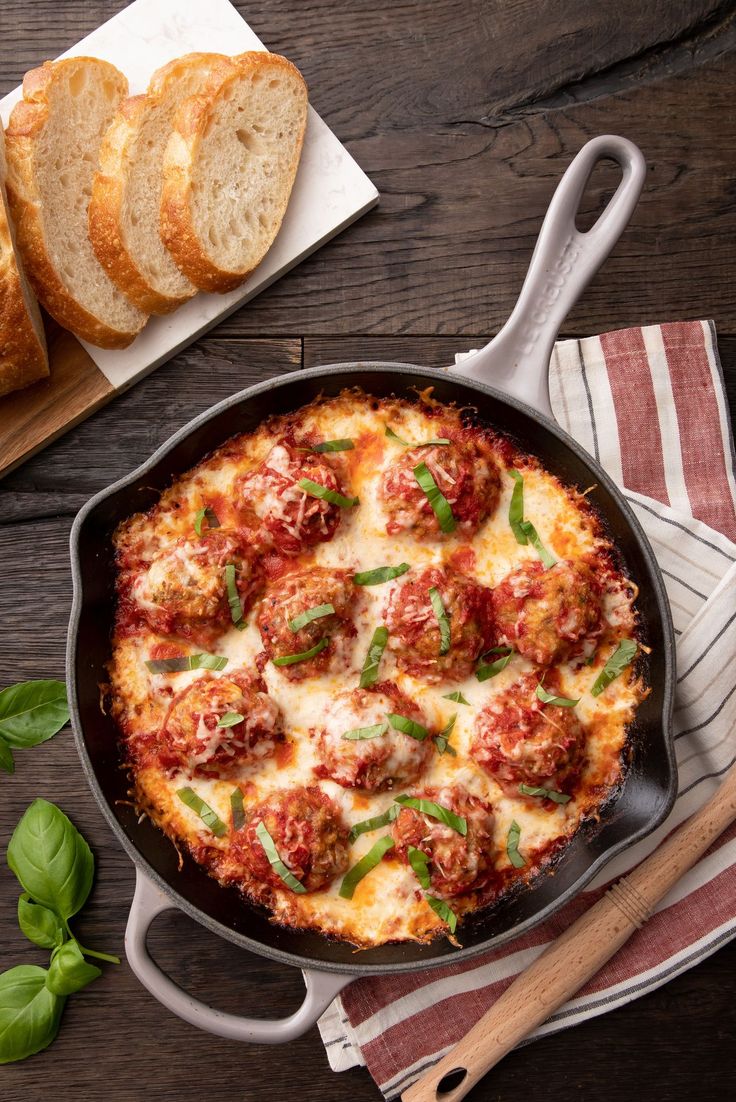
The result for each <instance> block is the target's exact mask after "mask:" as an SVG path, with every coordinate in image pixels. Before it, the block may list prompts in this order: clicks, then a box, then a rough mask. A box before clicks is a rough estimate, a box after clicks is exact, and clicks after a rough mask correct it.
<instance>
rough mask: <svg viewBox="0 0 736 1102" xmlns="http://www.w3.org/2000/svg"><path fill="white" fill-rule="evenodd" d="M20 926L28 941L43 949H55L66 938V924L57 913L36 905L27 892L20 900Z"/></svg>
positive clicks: (38, 904)
mask: <svg viewBox="0 0 736 1102" xmlns="http://www.w3.org/2000/svg"><path fill="white" fill-rule="evenodd" d="M18 925H19V926H20V928H21V930H22V931H23V933H24V934H25V935H26V937H27V938H28V940H29V941H32V942H33V944H34V945H40V946H41V948H42V949H55V948H56V947H57V945H61V943H62V942H63V940H64V938H65V937H66V931H65V929H64V923H63V922H62V921H61V919H60V918H59V916H58V915H57V914H56V912H55V911H51V910H49V908H48V907H43V906H42V905H41V904H40V903H34V902H33V901H32V900H31V898H30V896H29V895H28V893H27V892H24V893H23V895H21V896H20V897H19V899H18Z"/></svg>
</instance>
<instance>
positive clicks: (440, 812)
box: [394, 796, 468, 837]
mask: <svg viewBox="0 0 736 1102" xmlns="http://www.w3.org/2000/svg"><path fill="white" fill-rule="evenodd" d="M394 802H395V803H397V804H401V806H402V807H412V808H414V810H415V811H419V812H420V813H421V814H422V815H429V817H430V819H437V820H438V821H439V822H440V823H444V824H445V826H448V827H450V828H451V829H452V830H455V831H457V833H458V834H462V836H463V837H465V836H466V835H467V833H468V821H467V819H464V818H463V816H462V815H456V814H455V812H454V811H451V810H450V808H449V807H443V806H442V804H436V803H435V802H434V800H424V799H421V798H419V797H417V796H396V797H395V800H394Z"/></svg>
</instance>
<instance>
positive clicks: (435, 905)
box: [424, 894, 457, 934]
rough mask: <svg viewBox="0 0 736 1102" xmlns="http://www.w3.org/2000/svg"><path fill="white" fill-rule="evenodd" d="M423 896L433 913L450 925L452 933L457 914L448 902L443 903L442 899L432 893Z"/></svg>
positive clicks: (454, 928) (452, 932)
mask: <svg viewBox="0 0 736 1102" xmlns="http://www.w3.org/2000/svg"><path fill="white" fill-rule="evenodd" d="M424 898H425V899H426V900H427V902H428V903H429V905H430V907H431V908H432V910H433V911H434V913H435V914H436V915H437V916H438V917H439V918H441V919H442V921H443V922H446V923H447V925H448V926H449V927H450V933H451V934H454V933H455V930H456V929H457V915H456V914H455V912H454V911H453V909H452V907H451V906H450V905H449V903H445V901H444V899H437V898H436V896H434V895H426V894H425V896H424Z"/></svg>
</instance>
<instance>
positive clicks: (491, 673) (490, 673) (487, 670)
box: [475, 647, 514, 681]
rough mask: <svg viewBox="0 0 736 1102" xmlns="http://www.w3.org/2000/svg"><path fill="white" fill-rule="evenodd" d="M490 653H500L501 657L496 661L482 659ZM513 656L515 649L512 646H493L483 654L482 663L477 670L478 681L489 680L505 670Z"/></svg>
mask: <svg viewBox="0 0 736 1102" xmlns="http://www.w3.org/2000/svg"><path fill="white" fill-rule="evenodd" d="M489 654H500V655H501V657H500V658H497V659H496V660H495V662H483V661H482V659H483V658H485V657H486V656H487V655H489ZM513 657H514V651H513V649H512V648H511V647H492V648H491V650H487V651H486V652H485V654H482V655H481V664H480V665H479V666H478V667H477V668H476V671H475V676H476V678H477V679H478V681H488V680H489V679H490V678H491V677H495V676H496V674H499V673H501V671H502V670H505V669H506V667H507V666H508V664H509V662H510V661H511V659H512V658H513Z"/></svg>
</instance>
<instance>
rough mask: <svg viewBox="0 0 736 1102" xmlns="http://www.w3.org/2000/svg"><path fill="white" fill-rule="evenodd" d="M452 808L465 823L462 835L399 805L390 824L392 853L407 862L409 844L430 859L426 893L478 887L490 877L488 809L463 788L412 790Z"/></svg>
mask: <svg viewBox="0 0 736 1102" xmlns="http://www.w3.org/2000/svg"><path fill="white" fill-rule="evenodd" d="M412 795H417V796H418V797H419V798H420V799H425V800H432V802H433V803H436V804H439V805H440V806H441V807H445V808H448V809H449V810H450V811H454V812H455V814H456V815H459V816H461V818H463V819H465V821H466V823H467V834H465V835H462V834H459V833H458V832H457V831H456V830H454V829H453V828H452V827H449V826H446V825H445V823H442V822H440V821H439V820H438V819H433V818H432V817H431V816H429V815H424V814H423V813H422V812H421V811H416V810H415V809H414V808H411V807H402V809H401V811H400V812H399V814H398V815H397V817H396V820H395V822H394V825H393V836H394V842H395V843H396V853H397V854H398V856H399V857H400V858H401V860H402V861H405V862H406V863H407V864H408V863H409V856H408V850H409V847H410V846H413V847H414V848H415V849H418V850H421V851H422V853H423V854H425V856H426V857H428V858H429V863H428V870H429V877H430V891H431V892H432V893H433V894H434V895H438V896H440V898H444V899H449V898H452V896H455V895H463V894H464V893H466V892H472V891H477V890H478V889H479V888H483V887H485V886H486V885H487V883H488V881H489V880H490V879H491V878H492V876H493V858H494V853H495V846H494V842H493V810H492V808H491V807H490V806H489V804H487V803H484V802H483V800H479V799H478V798H477V797H476V796H470V795H468V794H467V793H466V792H464V791H462V789H459V788H455V787H447V788H441V789H435V788H427V789H424V790H423V791H422V792H418V793H416V794H415V793H412Z"/></svg>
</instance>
